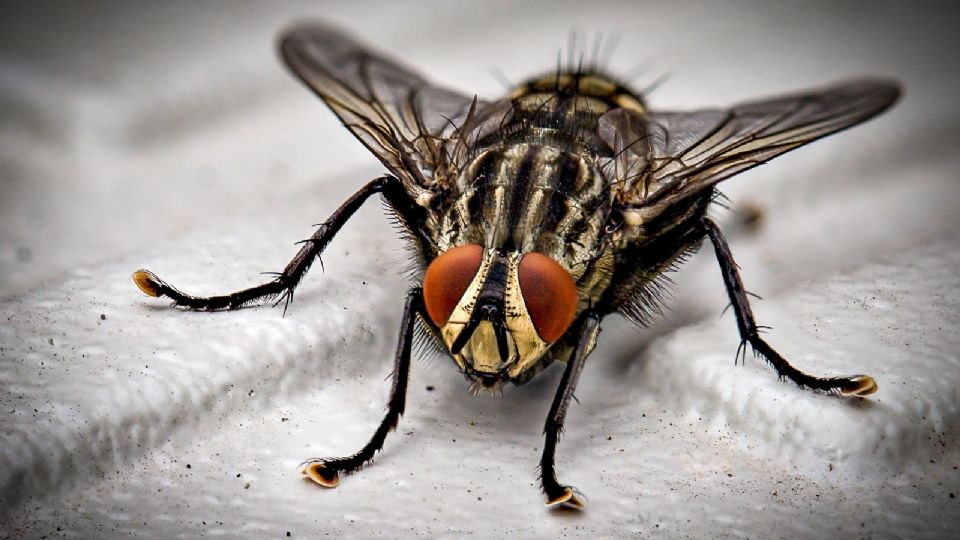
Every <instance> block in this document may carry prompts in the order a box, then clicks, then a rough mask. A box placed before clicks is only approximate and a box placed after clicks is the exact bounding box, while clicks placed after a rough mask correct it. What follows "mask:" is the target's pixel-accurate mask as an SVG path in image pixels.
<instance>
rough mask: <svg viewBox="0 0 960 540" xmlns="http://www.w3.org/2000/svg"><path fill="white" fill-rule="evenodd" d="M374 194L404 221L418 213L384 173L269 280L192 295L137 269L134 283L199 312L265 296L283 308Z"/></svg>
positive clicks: (400, 186) (240, 304) (400, 187)
mask: <svg viewBox="0 0 960 540" xmlns="http://www.w3.org/2000/svg"><path fill="white" fill-rule="evenodd" d="M374 193H381V194H383V196H384V197H385V198H386V199H387V202H388V203H389V204H390V206H391V207H393V208H394V209H395V210H396V211H397V212H398V213H399V215H400V218H401V219H402V220H404V221H407V222H410V221H411V220H415V219H416V218H417V216H415V215H414V214H415V213H416V212H417V208H416V207H414V205H413V204H412V203H411V202H410V198H409V196H408V195H407V193H406V191H405V190H404V188H403V184H402V183H401V182H400V180H398V179H397V178H395V177H393V176H381V177H379V178H375V179H373V180H371V181H370V182H368V183H367V184H366V185H365V186H363V187H362V188H360V190H359V191H357V192H356V193H354V194H353V195H352V196H351V197H350V198H349V199H347V200H346V201H345V202H344V203H343V204H342V205H340V207H339V208H337V209H336V210H335V211H334V212H333V215H331V216H330V218H329V219H327V220H326V221H325V222H323V224H321V225H320V228H318V229H317V231H316V232H315V233H314V234H313V236H311V237H310V238H309V239H308V240H304V241H303V244H304V246H303V247H302V248H301V249H300V251H299V252H297V254H296V256H294V257H293V260H291V261H290V262H289V263H288V264H287V266H286V268H284V269H283V272H280V273H279V274H277V275H276V277H275V278H274V279H272V280H270V281H268V282H266V283H263V284H260V285H257V286H255V287H250V288H248V289H243V290H240V291H236V292H233V293H229V294H224V295H218V296H192V295H189V294H186V293H183V292H180V291H179V290H177V288H176V287H173V286H172V285H170V284H168V283H167V282H165V281H163V280H162V279H160V278H159V277H157V276H156V274H154V273H153V272H151V271H149V270H137V271H136V272H134V273H133V282H134V283H136V285H137V287H139V288H140V290H141V291H143V292H144V293H145V294H147V295H149V296H153V297H162V296H166V297H167V298H170V299H171V300H173V304H174V305H176V306H183V307H187V308H190V309H195V310H198V311H216V310H221V309H238V308H240V307H243V306H245V305H247V304H249V303H252V302H256V301H258V300H261V299H263V298H276V299H277V303H279V302H284V310H286V307H287V305H289V304H290V301H291V300H292V299H293V290H294V289H295V288H296V287H297V285H298V284H299V283H300V280H301V279H303V276H304V274H306V273H307V270H309V269H310V265H312V264H313V261H314V259H315V258H317V257H319V256H320V254H321V253H323V250H324V249H325V248H326V247H327V244H329V243H330V241H331V240H333V237H334V236H336V235H337V233H338V232H340V228H341V227H343V225H344V224H345V223H346V222H347V220H349V219H350V217H351V216H353V214H354V212H356V211H357V209H358V208H360V206H361V205H363V203H364V202H365V201H366V200H367V199H368V198H369V197H370V196H371V195H373V194H374Z"/></svg>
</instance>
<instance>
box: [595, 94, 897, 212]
mask: <svg viewBox="0 0 960 540" xmlns="http://www.w3.org/2000/svg"><path fill="white" fill-rule="evenodd" d="M899 95H900V87H899V85H898V84H897V83H896V82H893V81H888V80H880V79H864V80H855V81H848V82H845V83H841V84H837V85H834V86H830V87H827V88H823V89H820V90H815V91H811V92H804V93H799V94H793V95H786V96H782V97H776V98H772V99H767V100H761V101H753V102H749V103H744V104H741V105H738V106H735V107H733V108H731V109H727V110H720V109H708V110H701V111H693V112H688V113H675V112H652V113H649V114H648V115H647V116H641V115H640V114H638V113H636V112H633V111H630V110H626V109H616V110H613V111H611V112H609V113H607V114H605V115H604V116H603V117H602V118H601V119H600V123H599V126H598V129H599V133H600V136H601V137H602V138H603V139H604V140H605V141H606V142H607V144H608V145H610V146H611V148H612V149H613V150H614V156H615V157H614V160H615V165H616V171H617V179H618V185H619V189H618V190H617V192H616V196H617V200H616V202H617V203H618V204H619V205H620V206H621V207H622V208H624V209H629V208H634V209H639V210H641V212H642V214H643V215H644V216H653V215H658V214H659V213H660V212H661V211H662V210H664V209H665V208H666V207H668V206H669V205H671V204H674V203H676V202H679V201H682V200H685V199H687V198H688V197H690V196H695V195H697V194H702V193H703V192H704V191H705V190H708V189H710V188H711V187H713V186H714V185H716V184H717V183H718V182H720V181H722V180H725V179H727V178H729V177H730V176H733V175H735V174H737V173H740V172H743V171H745V170H747V169H750V168H752V167H755V166H757V165H760V164H761V163H765V162H767V161H769V160H771V159H773V158H774V157H776V156H779V155H780V154H783V153H785V152H789V151H790V150H793V149H794V148H797V147H799V146H802V145H804V144H807V143H809V142H811V141H814V140H816V139H819V138H821V137H825V136H827V135H830V134H831V133H836V132H838V131H840V130H843V129H846V128H848V127H851V126H853V125H856V124H859V123H860V122H863V121H864V120H867V119H869V118H871V117H873V116H875V115H877V114H879V113H880V112H882V111H883V110H885V109H886V108H887V107H889V106H890V105H892V104H893V103H894V102H895V101H896V100H897V97H898V96H899Z"/></svg>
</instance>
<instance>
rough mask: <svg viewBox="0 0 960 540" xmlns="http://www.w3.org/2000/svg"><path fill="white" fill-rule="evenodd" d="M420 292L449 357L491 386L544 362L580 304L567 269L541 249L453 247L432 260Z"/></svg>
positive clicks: (519, 376) (522, 377) (521, 375)
mask: <svg viewBox="0 0 960 540" xmlns="http://www.w3.org/2000/svg"><path fill="white" fill-rule="evenodd" d="M465 276H466V277H465ZM424 298H425V301H426V307H427V312H428V315H429V317H430V319H431V320H432V322H433V323H434V325H435V326H437V327H438V329H439V334H440V337H441V339H442V340H443V342H444V344H445V345H446V347H447V349H448V351H449V352H450V354H451V356H452V357H453V359H454V361H455V362H456V363H457V365H458V366H459V367H460V369H461V370H462V371H463V372H464V373H466V374H467V375H468V376H469V377H470V378H472V379H475V380H479V381H481V382H482V383H483V384H484V385H485V386H490V387H496V386H499V385H500V384H502V383H504V382H507V381H517V380H525V379H526V377H525V375H526V374H527V373H526V372H528V371H529V370H532V369H534V368H535V367H536V366H540V365H542V362H541V361H542V359H543V357H544V355H545V354H547V353H548V351H549V349H550V348H551V346H552V345H553V344H554V343H555V342H557V341H558V340H559V339H560V338H561V337H562V336H563V335H564V334H565V333H566V331H567V330H568V328H569V327H570V325H571V323H572V322H573V320H574V318H575V316H576V313H577V312H578V311H579V307H578V306H579V303H580V302H579V296H578V292H577V287H576V284H575V283H574V281H573V278H572V277H571V276H570V274H569V272H567V271H566V270H565V269H564V268H563V267H561V266H560V265H559V264H558V263H557V262H556V261H554V260H553V259H550V258H549V257H547V256H546V255H543V254H541V253H536V252H529V253H523V252H520V251H509V252H505V251H502V250H496V249H483V248H481V247H480V246H479V245H476V244H467V245H464V246H458V247H456V248H453V249H451V250H449V251H447V252H445V253H444V254H441V256H440V257H438V258H437V259H435V260H434V262H432V263H431V265H430V267H429V268H428V270H427V274H426V277H425V279H424Z"/></svg>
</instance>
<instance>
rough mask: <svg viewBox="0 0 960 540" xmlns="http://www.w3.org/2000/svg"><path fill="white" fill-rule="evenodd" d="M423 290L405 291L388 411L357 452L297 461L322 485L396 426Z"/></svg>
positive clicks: (375, 448) (367, 456)
mask: <svg viewBox="0 0 960 540" xmlns="http://www.w3.org/2000/svg"><path fill="white" fill-rule="evenodd" d="M423 311H424V309H423V290H422V289H421V288H420V287H415V288H413V289H411V290H410V292H409V293H407V303H406V305H405V306H404V308H403V321H402V322H401V323H400V324H401V327H400V338H399V343H397V355H396V358H395V360H394V366H393V373H392V375H391V376H392V377H393V387H392V388H391V389H390V401H389V402H388V403H387V414H386V415H385V416H384V417H383V420H382V421H381V422H380V426H379V427H377V430H376V431H375V432H374V433H373V437H371V438H370V441H369V442H367V444H366V445H365V446H364V447H363V448H361V449H360V451H359V452H357V453H356V454H353V455H351V456H347V457H340V458H312V459H308V460H307V461H305V462H303V464H301V465H300V473H301V474H303V475H304V476H306V477H308V478H310V479H311V480H313V481H314V482H316V483H318V484H320V485H321V486H323V487H329V488H332V487H337V486H338V485H339V484H340V473H341V472H342V473H344V474H350V473H352V472H354V471H356V470H358V469H360V468H361V467H363V466H364V465H365V464H366V463H367V462H368V461H370V460H371V459H373V456H374V454H376V453H377V452H379V451H380V450H381V449H382V448H383V443H384V441H386V439H387V433H389V432H390V431H391V430H393V429H395V428H396V427H397V424H399V423H400V416H401V415H402V414H403V409H404V406H405V405H406V400H407V381H408V378H409V376H410V346H411V344H412V343H413V327H414V325H415V323H416V319H417V315H418V314H420V315H423Z"/></svg>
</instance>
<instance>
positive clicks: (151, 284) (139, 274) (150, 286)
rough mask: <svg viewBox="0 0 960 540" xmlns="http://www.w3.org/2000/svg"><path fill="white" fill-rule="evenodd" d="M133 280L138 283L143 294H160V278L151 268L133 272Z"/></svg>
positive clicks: (156, 295) (153, 295)
mask: <svg viewBox="0 0 960 540" xmlns="http://www.w3.org/2000/svg"><path fill="white" fill-rule="evenodd" d="M130 277H131V278H133V282H134V283H135V284H136V285H137V288H139V289H140V290H141V291H142V292H143V294H145V295H147V296H152V297H154V298H156V297H158V296H160V291H159V287H160V283H161V281H160V278H158V277H157V276H156V274H154V273H153V272H151V271H149V270H143V269H140V270H137V271H136V272H134V273H133V275H132V276H130Z"/></svg>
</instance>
